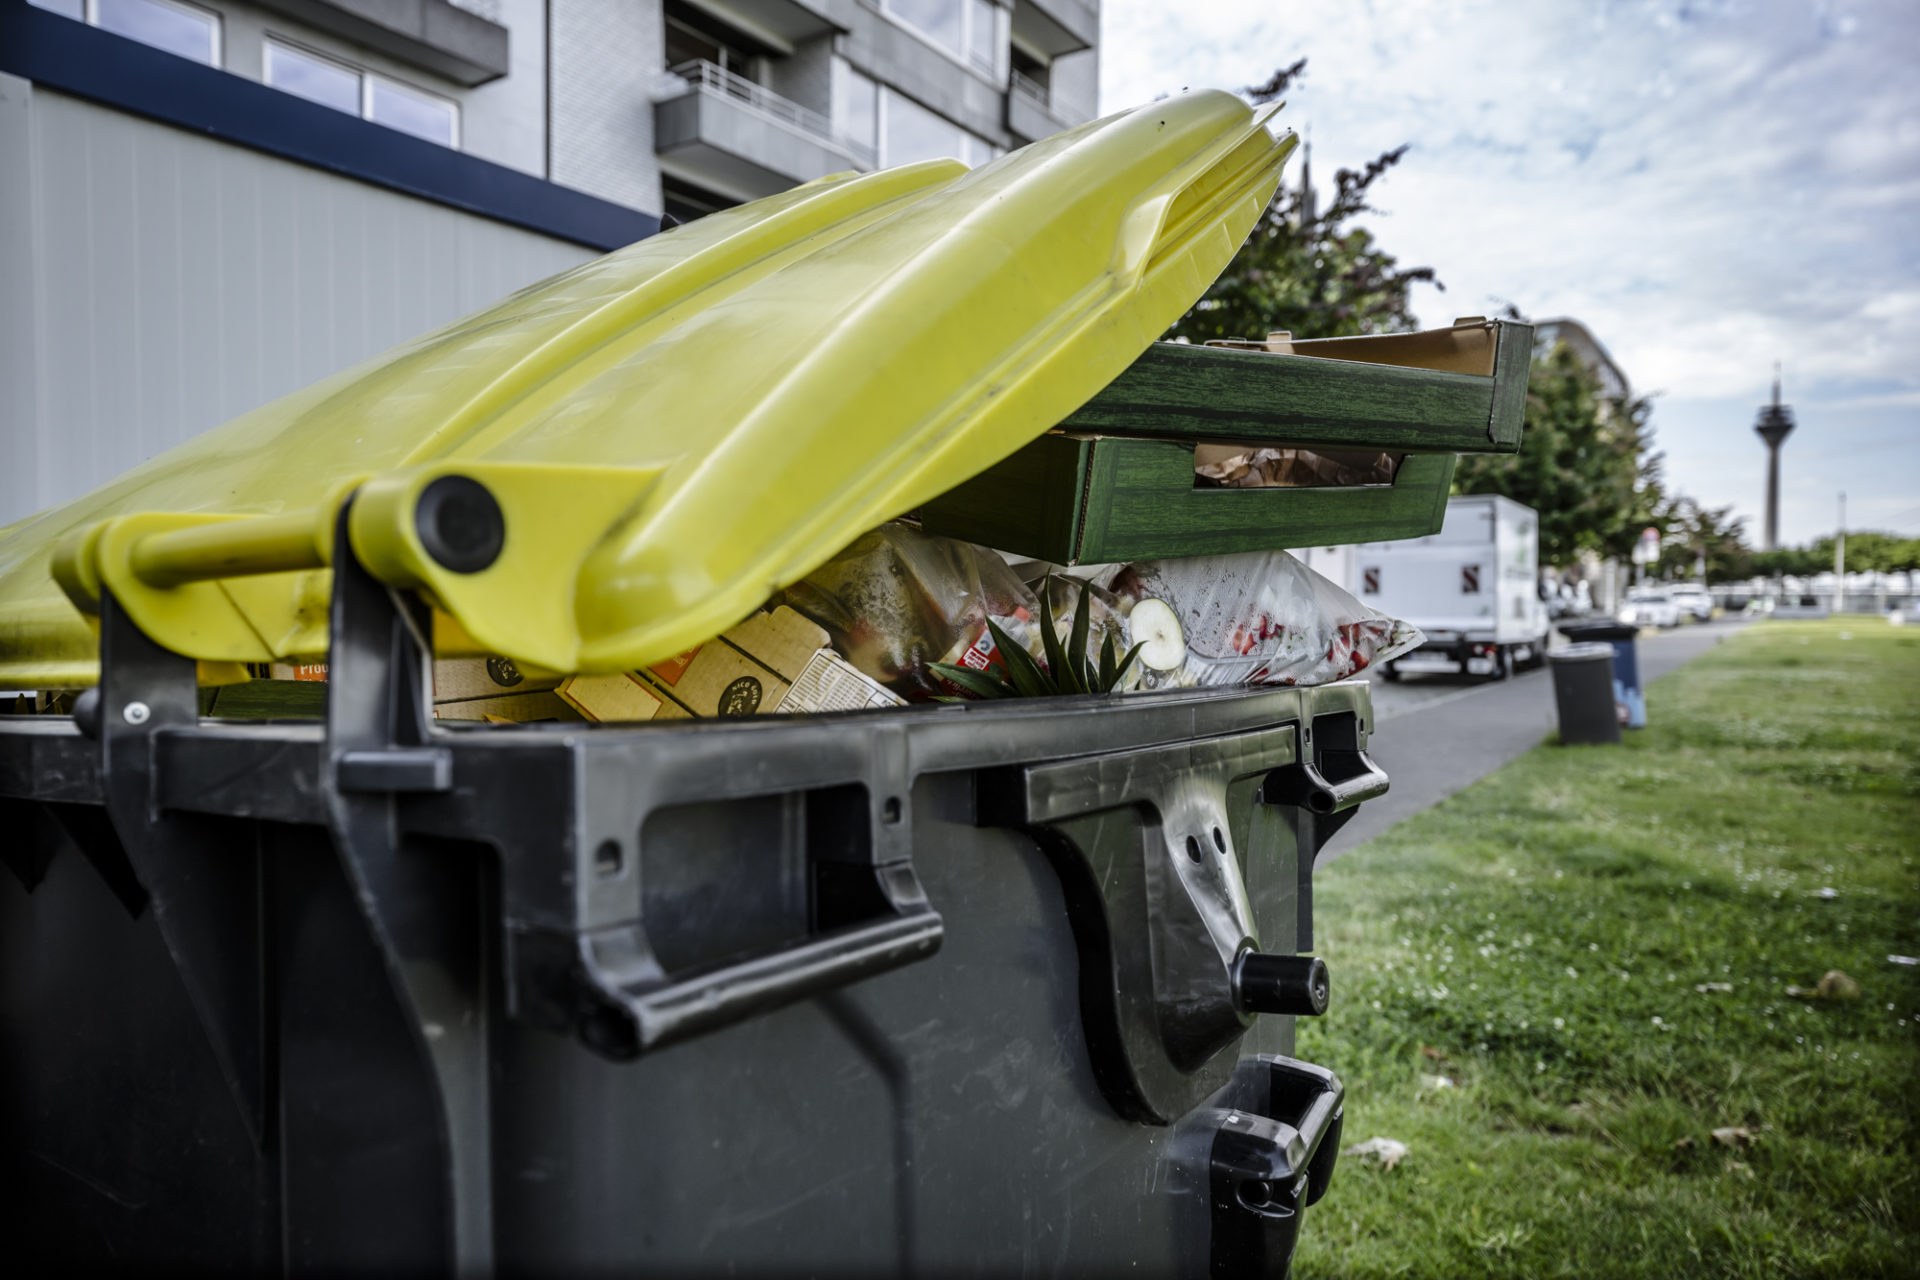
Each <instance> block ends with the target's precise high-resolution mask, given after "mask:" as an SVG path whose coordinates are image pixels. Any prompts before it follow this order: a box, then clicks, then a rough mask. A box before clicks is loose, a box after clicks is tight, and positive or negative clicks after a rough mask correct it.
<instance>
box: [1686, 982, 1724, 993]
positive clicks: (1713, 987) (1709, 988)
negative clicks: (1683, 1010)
mask: <svg viewBox="0 0 1920 1280" xmlns="http://www.w3.org/2000/svg"><path fill="white" fill-rule="evenodd" d="M1694 990H1695V991H1698V992H1699V993H1700V994H1701V995H1707V994H1709V993H1711V992H1715V991H1731V990H1733V984H1732V983H1731V982H1702V983H1699V984H1698V985H1696V986H1695V987H1694Z"/></svg>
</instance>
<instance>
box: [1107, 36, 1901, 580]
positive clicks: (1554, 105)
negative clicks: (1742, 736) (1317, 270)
mask: <svg viewBox="0 0 1920 1280" xmlns="http://www.w3.org/2000/svg"><path fill="white" fill-rule="evenodd" d="M1101 22H1102V34H1101V46H1102V47H1101V55H1100V56H1101V76H1100V98H1101V109H1102V110H1103V111H1115V110H1119V109H1121V108H1124V107H1128V106H1132V105H1135V104H1137V103H1141V102H1146V101H1150V100H1151V99H1153V98H1155V97H1157V96H1159V95H1161V94H1163V93H1178V92H1180V91H1181V90H1183V89H1185V88H1188V87H1192V88H1203V87H1212V88H1224V89H1234V90H1243V89H1244V88H1245V87H1246V86H1248V85H1250V84H1256V83H1258V82H1260V81H1262V80H1265V79H1266V78H1267V77H1268V76H1269V75H1270V74H1271V73H1272V72H1273V70H1274V69H1275V68H1276V67H1281V66H1285V65H1288V64H1290V63H1292V62H1293V61H1294V60H1296V59H1298V58H1301V57H1304V58H1306V59H1307V60H1308V63H1307V72H1306V76H1305V78H1304V79H1303V80H1302V81H1300V82H1298V83H1297V84H1296V85H1295V87H1294V89H1293V90H1292V91H1290V92H1289V94H1288V101H1287V107H1286V110H1285V111H1283V112H1282V113H1281V116H1280V121H1281V122H1282V123H1284V124H1286V125H1288V126H1290V127H1292V128H1293V129H1295V130H1296V131H1298V132H1300V133H1302V134H1303V135H1305V136H1306V137H1307V138H1308V140H1309V141H1310V142H1311V144H1312V149H1313V152H1312V154H1313V174H1314V180H1315V185H1316V187H1318V188H1319V189H1320V191H1321V192H1322V196H1323V198H1324V196H1325V193H1326V192H1327V191H1329V190H1330V189H1331V186H1332V180H1333V173H1334V170H1335V169H1337V168H1339V167H1341V166H1347V167H1354V168H1357V167H1359V166H1360V165H1361V164H1363V163H1364V162H1366V161H1367V160H1370V159H1372V158H1373V157H1374V156H1376V155H1378V154H1379V153H1380V152H1382V151H1385V150H1387V149H1389V148H1391V147H1395V146H1399V145H1400V144H1402V143H1407V144H1409V149H1408V151H1407V155H1406V158H1405V159H1404V160H1402V161H1401V163H1400V165H1399V166H1398V167H1397V168H1396V169H1394V170H1393V171H1392V172H1391V173H1390V174H1389V175H1388V176H1387V177H1386V178H1384V179H1383V180H1382V181H1381V182H1380V183H1378V184H1376V186H1375V188H1374V190H1375V193H1376V197H1375V200H1374V203H1375V204H1376V205H1377V206H1378V208H1379V210H1380V211H1379V212H1376V213H1369V214H1366V215H1363V217H1362V220H1361V223H1362V225H1365V226H1367V227H1369V229H1371V230H1372V231H1373V232H1374V233H1375V236H1376V237H1377V239H1378V240H1379V242H1380V244H1381V246H1382V247H1383V248H1384V249H1385V250H1386V251H1387V252H1389V253H1392V254H1395V255H1396V256H1397V257H1399V259H1400V261H1401V263H1402V264H1403V265H1406V266H1431V267H1433V268H1434V269H1435V270H1436V272H1437V273H1438V275H1439V277H1440V281H1441V283H1442V284H1444V285H1445V286H1446V288H1445V291H1444V292H1441V291H1439V290H1436V289H1433V288H1429V287H1426V286H1416V292H1415V295H1414V310H1415V312H1416V314H1417V315H1418V317H1419V319H1420V322H1421V324H1422V325H1423V326H1431V325H1443V324H1446V323H1448V322H1450V321H1451V320H1452V319H1453V318H1454V317H1456V316H1464V315H1486V314H1494V313H1496V312H1498V311H1500V310H1502V309H1504V308H1505V306H1506V305H1507V304H1509V303H1511V304H1513V305H1515V306H1517V307H1519V309H1520V310H1521V312H1522V313H1524V314H1526V315H1528V316H1531V317H1534V318H1538V319H1546V318H1550V317H1556V316H1571V317H1573V318H1575V319H1578V320H1580V321H1582V322H1583V323H1584V324H1586V326H1587V327H1588V328H1589V329H1590V330H1591V331H1592V332H1593V333H1594V335H1595V336H1596V337H1598V338H1599V339H1600V341H1601V343H1602V344H1604V345H1605V346H1606V348H1607V349H1608V351H1609V352H1611V353H1612V355H1613V357H1614V360H1615V361H1616V363H1618V364H1619V365H1620V366H1621V368H1622V369H1623V370H1624V371H1625V372H1626V374H1627V376H1628V378H1629V379H1631V381H1632V383H1633V386H1634V390H1635V391H1636V393H1640V394H1648V393H1651V394H1653V395H1654V396H1655V400H1654V414H1653V423H1654V427H1655V447H1656V448H1658V449H1659V450H1661V451H1662V452H1664V454H1665V455H1666V479H1667V484H1668V487H1669V489H1671V490H1677V491H1678V492H1681V493H1685V494H1687V495H1689V496H1691V497H1693V498H1695V499H1696V500H1698V501H1700V502H1702V503H1705V504H1707V505H1709V506H1716V507H1717V506H1724V505H1731V506H1733V507H1734V509H1735V512H1736V514H1739V515H1744V516H1746V517H1748V521H1747V531H1748V538H1749V541H1750V542H1752V543H1753V544H1755V545H1758V543H1759V535H1760V526H1761V521H1762V518H1763V517H1762V512H1763V509H1764V502H1765V478H1766V452H1765V448H1764V446H1763V445H1762V444H1761V443H1760V441H1759V439H1758V438H1757V437H1756V436H1755V435H1754V434H1753V421H1754V416H1755V413H1756V411H1757V409H1758V407H1759V406H1760V405H1761V404H1762V403H1764V402H1765V401H1766V400H1767V398H1768V396H1769V394H1770V390H1771V379H1772V373H1773V362H1774V360H1776V359H1778V360H1780V361H1781V362H1782V364H1783V366H1784V369H1785V378H1784V397H1783V398H1784V399H1785V400H1786V402H1787V403H1788V404H1790V405H1791V406H1792V407H1793V410H1794V413H1795V416H1796V418H1797V420H1798V423H1799V426H1798V429H1797V430H1796V431H1795V433H1794V434H1793V435H1792V436H1791V437H1790V438H1789V439H1788V440H1787V443H1786V445H1785V446H1784V448H1783V450H1782V454H1781V511H1780V537H1781V541H1782V543H1783V544H1787V545H1793V544H1798V543H1804V542H1806V541H1808V540H1810V539H1812V538H1816V537H1819V536H1821V535H1823V534H1827V533H1831V532H1832V531H1833V529H1834V527H1835V524H1836V522H1837V519H1838V514H1837V505H1838V495H1839V493H1840V492H1841V491H1843V490H1844V491H1845V493H1846V495H1847V521H1846V523H1847V527H1848V528H1851V529H1886V530H1890V531H1893V532H1897V533H1900V534H1903V535H1905V536H1909V537H1911V536H1920V3H1916V0H1883V2H1879V3H1874V2H1862V3H1850V2H1848V0H1692V2H1686V0H1615V2H1608V0H1551V2H1548V0H1327V2H1324V3H1322V2H1320V0H1105V3H1104V4H1103V5H1102V18H1101ZM1297 164H1298V160H1297V159H1296V160H1294V161H1290V162H1289V165H1288V172H1287V177H1286V179H1285V180H1286V181H1288V182H1297V181H1298V177H1299V170H1298V168H1297V167H1295V166H1296V165H1297Z"/></svg>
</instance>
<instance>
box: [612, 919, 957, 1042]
mask: <svg viewBox="0 0 1920 1280" xmlns="http://www.w3.org/2000/svg"><path fill="white" fill-rule="evenodd" d="M944 933H945V924H944V922H943V921H942V920H941V918H940V915H939V913H938V912H935V911H931V910H929V911H925V912H921V913H919V914H917V915H910V916H903V917H888V918H886V919H882V920H878V921H874V922H872V923H870V924H863V925H855V926H852V927H849V928H844V929H836V930H834V931H833V932H832V933H826V934H821V935H819V936H817V937H814V938H810V939H808V940H807V941H805V942H803V943H800V944H799V945H797V946H793V947H788V948H785V949H783V950H780V951H776V952H772V953H770V954H766V955H759V956H753V957H751V958H749V959H746V960H742V961H739V962H737V963H735V964H730V965H726V966H725V967H723V968H720V969H716V970H712V971H709V972H707V973H704V974H699V975H696V976H691V977H685V978H680V979H677V980H675V981H673V982H670V983H669V984H668V985H666V986H664V987H657V988H654V989H652V990H647V991H638V992H634V993H632V994H630V995H628V996H627V998H626V1004H627V1007H628V1009H629V1010H630V1011H631V1013H632V1015H633V1025H634V1031H635V1035H636V1047H637V1050H638V1051H645V1050H649V1049H655V1048H658V1047H660V1046H662V1045H666V1044H671V1043H673V1042H674V1041H677V1040H687V1039H691V1038H692V1037H694V1036H700V1035H705V1034H707V1033H708V1032H710V1031H717V1030H719V1029H720V1028H722V1027H725V1026H729V1025H731V1024H733V1023H735V1022H740V1021H742V1020H744V1019H746V1018H749V1017H751V1016H753V1015H754V1014H757V1013H764V1012H767V1011H768V1010H771V1009H777V1008H779V1007H781V1006H782V1005H787V1004H792V1003H794V1002H795V1001H798V1000H803V999H806V998H807V997H809V996H816V995H822V994H825V993H826V992H829V991H833V990H836V989H838V988H840V987H844V986H847V985H848V984H850V983H854V982H858V981H860V980H861V979H863V978H869V977H872V976H874V975H875V974H880V973H885V972H887V971H888V970H889V969H898V968H900V967H901V966H902V965H906V964H911V963H912V962H914V961H916V960H919V959H922V958H924V957H926V956H929V955H932V954H933V953H934V952H935V951H936V950H938V949H939V947H940V940H941V937H942V935H943V934H944Z"/></svg>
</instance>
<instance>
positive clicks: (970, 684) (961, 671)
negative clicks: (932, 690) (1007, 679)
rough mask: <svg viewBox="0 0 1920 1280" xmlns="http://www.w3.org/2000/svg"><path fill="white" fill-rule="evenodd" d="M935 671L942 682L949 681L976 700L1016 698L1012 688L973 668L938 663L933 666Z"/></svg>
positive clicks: (949, 663)
mask: <svg viewBox="0 0 1920 1280" xmlns="http://www.w3.org/2000/svg"><path fill="white" fill-rule="evenodd" d="M933 670H934V674H935V675H938V676H939V677H940V678H941V679H942V680H945V681H947V682H948V683H949V684H954V685H958V686H959V687H960V688H961V689H964V690H966V692H968V693H970V694H972V695H973V696H974V697H976V698H1011V697H1013V696H1014V693H1013V690H1012V688H1010V687H1009V686H1008V685H1006V684H1005V683H1003V682H1001V681H999V680H996V679H995V678H994V677H992V676H990V675H988V674H987V673H986V672H984V671H975V670H974V669H973V668H972V667H962V666H957V665H955V664H954V663H951V662H936V663H934V664H933Z"/></svg>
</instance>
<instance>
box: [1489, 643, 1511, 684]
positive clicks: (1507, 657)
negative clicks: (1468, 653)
mask: <svg viewBox="0 0 1920 1280" xmlns="http://www.w3.org/2000/svg"><path fill="white" fill-rule="evenodd" d="M1512 678H1513V650H1512V649H1509V648H1508V647H1507V646H1506V645H1501V646H1500V648H1499V649H1498V650H1496V651H1495V653H1494V655H1493V674H1492V675H1490V676H1488V677H1487V679H1489V680H1510V679H1512Z"/></svg>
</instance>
